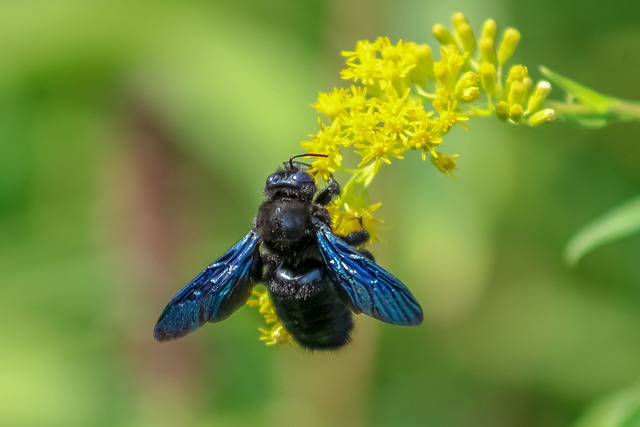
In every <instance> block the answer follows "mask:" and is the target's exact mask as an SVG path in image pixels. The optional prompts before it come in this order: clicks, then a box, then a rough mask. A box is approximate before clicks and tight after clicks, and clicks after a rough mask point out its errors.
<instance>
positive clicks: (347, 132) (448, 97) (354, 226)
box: [260, 13, 555, 344]
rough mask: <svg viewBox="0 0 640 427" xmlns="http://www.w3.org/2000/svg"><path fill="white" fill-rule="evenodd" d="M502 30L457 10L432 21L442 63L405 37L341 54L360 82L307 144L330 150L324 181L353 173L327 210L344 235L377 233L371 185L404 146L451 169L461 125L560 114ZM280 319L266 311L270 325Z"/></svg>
mask: <svg viewBox="0 0 640 427" xmlns="http://www.w3.org/2000/svg"><path fill="white" fill-rule="evenodd" d="M497 32H498V31H497V24H496V22H495V21H494V20H492V19H489V20H487V21H485V22H484V25H483V27H482V31H481V33H480V37H479V38H478V39H477V38H476V36H475V35H474V33H473V31H472V29H471V26H470V25H469V23H468V22H467V19H466V17H465V16H464V15H463V14H462V13H456V14H454V15H453V33H451V32H450V31H449V30H448V29H447V28H446V27H444V26H443V25H440V24H436V25H434V26H433V35H434V36H435V38H436V40H438V42H439V43H440V45H441V46H440V58H439V60H436V58H434V55H433V52H432V49H431V47H430V46H428V45H426V44H417V43H413V42H404V41H402V40H400V41H399V42H398V43H396V44H393V43H391V41H390V40H389V39H388V38H387V37H380V38H378V39H377V40H375V41H374V42H370V41H367V40H364V41H359V42H357V44H356V48H355V50H353V51H345V52H342V56H344V57H345V58H346V66H347V68H346V69H344V70H342V72H341V76H342V78H343V79H345V80H350V81H352V82H353V85H351V87H350V88H348V89H345V88H334V89H333V90H332V91H331V92H328V93H320V94H319V96H318V101H317V102H316V103H314V104H312V106H313V107H315V108H316V110H317V111H318V113H320V114H321V118H319V119H318V122H319V125H320V130H319V132H318V133H316V134H314V135H310V138H311V140H310V141H305V142H302V147H303V148H304V149H305V150H306V151H307V152H309V153H316V154H326V155H327V157H316V158H315V160H314V162H313V164H312V167H311V169H310V172H312V173H313V174H314V175H315V176H316V179H319V178H323V179H324V180H325V181H326V180H327V179H328V178H329V176H331V175H332V174H333V173H334V172H336V171H341V172H346V173H348V174H351V177H350V179H349V180H348V181H347V183H346V184H345V185H344V186H343V188H342V194H341V197H340V198H339V199H338V200H337V201H336V202H334V203H332V204H331V205H330V206H329V210H330V213H331V216H332V222H333V224H332V225H333V230H334V232H335V233H336V234H339V235H346V234H348V233H350V232H351V231H355V230H358V229H360V227H364V228H365V229H366V230H368V231H369V233H370V235H371V241H374V240H376V239H377V238H378V233H377V230H376V228H375V226H376V224H377V223H379V222H381V221H380V220H377V219H376V218H375V217H374V212H375V211H376V209H378V208H379V207H380V205H381V204H380V203H377V204H371V203H369V201H368V198H367V187H368V186H369V184H370V183H371V182H372V180H373V178H374V177H375V175H376V174H377V173H378V171H379V169H380V167H381V166H382V165H385V164H391V161H392V160H395V159H403V158H404V154H405V153H406V152H408V151H417V152H419V153H420V156H421V157H422V160H426V159H427V158H429V159H430V160H431V162H432V163H433V165H434V166H435V167H436V168H437V169H438V170H439V171H441V172H442V173H444V174H448V175H453V172H454V171H455V169H456V167H457V158H458V155H457V154H453V155H450V154H445V153H443V152H442V151H441V148H442V145H443V141H444V137H445V136H446V135H447V134H448V133H449V132H450V131H451V129H453V128H454V127H455V126H460V127H462V128H465V129H466V128H467V126H466V125H465V122H468V121H469V120H470V119H471V118H473V117H481V116H490V115H493V114H495V115H496V116H497V117H498V119H500V120H502V121H507V122H510V123H523V122H525V123H528V124H529V125H531V126H536V125H539V124H541V123H545V122H548V121H551V120H553V119H554V118H555V112H554V110H552V109H544V108H543V103H544V101H545V98H546V96H547V94H548V93H549V91H550V89H551V86H550V84H549V83H548V82H546V81H541V82H539V83H538V84H537V85H536V86H535V87H534V86H533V80H532V79H531V77H529V76H528V72H527V68H526V67H525V66H523V65H514V66H512V67H511V68H509V69H508V72H505V71H504V70H506V68H505V64H506V63H507V62H508V61H509V60H510V59H511V57H512V56H513V54H514V52H515V50H516V47H517V46H518V43H519V41H520V33H519V32H518V31H517V30H515V29H513V28H507V29H506V30H505V31H504V32H503V34H502V38H501V40H500V42H499V44H497V43H496V35H497ZM496 44H497V46H498V47H497V49H496ZM322 116H324V118H323V117H322ZM347 148H350V149H352V150H353V151H354V152H355V153H356V155H357V156H358V157H359V158H360V162H359V164H358V165H357V167H355V168H345V167H344V166H343V164H342V161H343V156H342V152H343V150H344V149H347ZM261 298H262V297H261ZM265 298H267V299H265V301H267V302H268V297H265ZM260 307H261V310H263V309H264V311H265V313H266V315H267V316H271V315H274V316H275V312H273V308H272V307H270V308H269V306H267V305H264V306H263V305H260ZM275 319H276V320H273V319H271V318H270V317H268V318H267V323H274V322H277V318H275ZM281 326H282V325H281V324H279V323H276V325H275V326H274V327H273V329H272V330H271V331H266V332H265V335H266V336H267V337H268V338H265V339H266V340H268V343H270V344H275V343H278V342H280V341H279V339H280V338H279V337H280V335H279V334H280V333H281V331H284V329H283V328H280V327H281ZM274 331H275V332H274ZM285 332H286V331H285ZM274 334H275V335H274ZM287 337H288V338H287V339H288V340H290V339H291V338H290V337H289V336H288V335H287ZM263 338H264V337H263Z"/></svg>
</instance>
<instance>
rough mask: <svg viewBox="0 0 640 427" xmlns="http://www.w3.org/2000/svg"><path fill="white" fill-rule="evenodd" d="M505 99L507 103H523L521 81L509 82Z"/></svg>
mask: <svg viewBox="0 0 640 427" xmlns="http://www.w3.org/2000/svg"><path fill="white" fill-rule="evenodd" d="M507 100H508V101H509V105H513V104H523V103H524V84H523V83H522V82H513V83H512V84H511V87H510V88H509V95H508V96H507Z"/></svg>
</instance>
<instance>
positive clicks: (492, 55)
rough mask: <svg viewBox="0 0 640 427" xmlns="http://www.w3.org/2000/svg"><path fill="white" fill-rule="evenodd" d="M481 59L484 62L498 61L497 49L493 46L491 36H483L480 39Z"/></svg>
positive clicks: (495, 62)
mask: <svg viewBox="0 0 640 427" xmlns="http://www.w3.org/2000/svg"><path fill="white" fill-rule="evenodd" d="M479 46H480V59H481V60H482V61H483V62H489V63H491V64H493V65H496V64H497V63H498V58H497V56H496V50H495V49H494V47H493V39H491V38H489V37H483V38H481V39H480V43H479Z"/></svg>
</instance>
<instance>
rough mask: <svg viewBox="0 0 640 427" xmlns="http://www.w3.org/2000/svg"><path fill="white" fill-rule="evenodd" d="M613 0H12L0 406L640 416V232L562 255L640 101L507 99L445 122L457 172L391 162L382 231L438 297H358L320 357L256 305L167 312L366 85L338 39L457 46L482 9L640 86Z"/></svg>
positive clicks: (368, 418)
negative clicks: (441, 38) (210, 316)
mask: <svg viewBox="0 0 640 427" xmlns="http://www.w3.org/2000/svg"><path fill="white" fill-rule="evenodd" d="M601 6H602V5H601V4H599V3H588V2H587V3H585V2H579V1H577V0H572V1H569V2H552V1H551V0H542V1H537V2H516V1H507V0H504V1H493V2H482V3H478V2H470V1H466V2H454V4H452V3H451V2H433V1H417V0H403V1H393V2H391V1H383V0H377V1H375V2H364V1H347V2H321V1H315V2H313V1H312V2H304V3H303V2H296V1H294V0H280V1H277V2H265V3H264V4H260V3H254V2H250V1H248V0H241V1H236V2H233V3H229V4H221V2H218V3H217V2H205V1H196V0H192V1H182V2H178V1H156V2H151V1H138V2H125V1H119V0H118V1H111V2H91V3H89V2H83V1H79V0H55V1H46V2H45V1H27V2H2V3H0V260H2V269H0V299H1V300H2V301H3V304H2V310H0V324H2V331H3V346H2V351H0V378H1V381H0V425H3V426H5V425H6V426H17V427H22V426H52V427H57V426H61V427H62V426H65V427H67V426H89V425H90V426H154V427H160V426H176V425H190V426H208V425H219V426H246V425H256V426H262V425H264V426H272V425H279V426H281V425H306V426H335V425H350V426H365V425H366V426H391V425H394V426H395V425H402V426H423V425H429V426H446V427H456V426H461V427H462V426H474V427H477V426H492V427H495V426H497V427H499V426H523V427H527V426H532V427H533V426H545V427H546V426H551V427H553V426H568V425H576V426H577V425H580V426H584V425H588V426H590V427H593V426H610V425H615V426H617V425H620V426H623V425H624V426H629V425H633V424H632V423H633V422H634V420H635V421H636V422H637V419H638V415H637V414H638V409H637V402H638V387H637V381H638V378H639V377H640V363H638V361H639V360H640V339H639V338H638V337H639V334H638V332H639V329H640V310H639V309H640V286H639V284H640V270H639V269H638V267H637V257H638V253H640V240H639V239H638V237H637V236H636V237H631V238H628V239H626V240H621V241H618V242H615V243H613V244H610V245H608V246H604V247H601V248H598V249H596V250H594V251H593V252H591V253H589V254H587V255H586V256H585V257H584V259H582V261H581V263H580V264H579V265H578V266H577V267H576V268H574V269H568V268H567V267H566V266H565V264H564V262H563V255H562V253H563V248H564V245H565V244H566V242H567V241H568V239H569V238H570V237H571V236H572V235H573V234H574V233H575V232H576V231H577V230H578V229H580V227H581V226H583V225H584V224H586V223H587V222H588V221H589V220H591V219H593V218H596V217H598V216H599V215H600V214H602V213H603V212H606V211H608V210H609V209H610V208H611V207H613V206H616V205H618V204H620V203H622V202H624V201H626V200H629V199H631V197H633V196H635V195H636V194H637V192H638V188H639V186H640V168H638V159H640V145H639V144H638V143H637V140H636V139H637V138H636V137H635V135H636V134H637V133H638V131H639V129H638V125H637V124H619V125H615V126H610V127H606V128H602V129H596V130H593V129H581V128H578V127H576V126H571V125H567V124H563V123H555V124H552V125H549V126H545V127H543V128H539V129H528V128H525V127H509V126H505V125H504V124H501V123H497V122H496V121H493V120H489V119H487V120H484V121H476V122H473V123H471V125H472V129H471V130H470V131H456V132H453V133H452V134H451V135H450V136H449V138H448V140H447V142H446V143H447V145H448V146H449V147H450V151H451V152H459V153H460V154H461V157H460V160H461V161H460V165H459V167H460V171H459V172H458V174H457V179H449V178H446V177H443V176H442V175H440V174H439V173H438V172H436V171H434V170H433V169H434V168H433V167H431V166H430V165H425V164H423V163H422V162H421V161H420V160H419V159H418V158H417V156H416V158H411V159H407V160H404V161H402V162H394V165H393V167H390V168H386V169H385V170H383V171H382V172H381V174H380V176H379V177H378V178H377V179H376V180H377V182H374V183H373V185H372V193H373V194H372V196H373V198H374V200H373V201H374V202H377V201H381V202H383V207H382V208H381V209H380V211H379V212H380V214H381V216H382V217H383V218H384V220H385V224H384V229H383V234H382V237H383V239H384V241H385V242H384V243H383V244H376V245H375V246H373V247H372V250H373V251H374V252H375V254H376V256H377V257H378V259H379V261H380V263H381V264H382V265H384V266H386V267H388V268H389V269H390V270H391V271H393V272H394V273H396V274H397V275H398V276H399V277H400V278H402V279H403V280H404V281H405V282H406V283H407V285H408V286H409V287H410V288H411V289H412V290H413V291H414V293H415V294H416V295H417V297H418V298H419V300H420V301H421V302H422V303H423V305H424V308H425V311H426V321H425V323H424V324H423V325H421V326H420V327H418V328H398V327H392V326H388V325H382V324H379V323H378V322H375V321H373V320H371V319H366V318H360V317H359V318H358V319H357V320H358V321H357V328H358V329H357V333H356V335H355V337H354V342H353V344H352V345H351V346H350V347H349V348H348V349H346V350H344V351H340V352H337V353H330V354H307V353H305V352H301V351H296V350H294V349H292V348H286V349H283V350H278V349H273V348H266V347H264V346H263V345H262V344H261V343H260V342H258V340H257V336H258V332H257V330H256V328H257V326H258V325H260V322H261V319H260V316H259V315H258V314H257V313H256V312H255V311H254V310H251V309H248V308H243V309H241V310H239V311H238V313H236V314H235V315H234V316H232V317H231V318H230V319H229V320H227V321H225V322H224V323H222V324H217V325H210V326H207V327H205V328H204V329H203V330H201V331H199V332H198V333H196V334H193V335H192V336H189V337H187V338H185V339H183V340H179V341H177V342H174V343H169V344H163V345H160V344H157V343H155V342H153V339H152V336H151V331H152V328H153V325H154V323H155V320H156V318H157V316H158V314H159V313H160V311H161V310H162V308H163V307H164V304H165V303H166V302H167V301H168V300H169V298H170V297H171V296H172V295H173V293H175V292H176V291H177V290H178V289H179V287H180V286H181V285H182V284H183V283H184V282H185V281H186V280H188V279H189V278H190V277H191V276H193V275H194V274H195V273H197V272H198V271H199V270H200V269H201V268H202V267H203V266H204V265H206V264H207V263H208V262H210V261H211V260H212V259H213V258H215V257H216V256H217V255H219V254H221V253H222V252H223V251H224V250H225V249H226V248H228V247H229V246H231V244H233V243H234V242H235V241H236V240H237V239H238V238H240V237H241V236H242V235H244V233H245V232H246V231H247V229H248V228H249V227H250V225H251V220H252V218H253V215H254V214H255V211H256V209H257V206H258V205H259V203H260V200H261V194H260V190H261V187H262V185H263V183H264V178H265V177H266V175H267V174H268V173H269V172H271V171H272V170H273V169H274V168H275V167H276V166H277V165H278V164H279V162H281V161H283V160H284V159H286V158H287V157H288V156H290V155H292V154H297V153H298V152H299V151H300V146H299V142H300V141H301V140H303V139H305V138H306V135H307V134H309V133H313V132H315V131H316V129H317V124H316V116H315V112H314V111H313V109H312V108H310V107H309V104H310V103H312V102H314V100H315V97H316V96H317V92H318V91H321V90H325V91H326V90H329V89H330V88H331V87H332V86H333V85H335V84H342V83H341V82H339V80H338V71H339V69H340V67H341V58H340V56H339V51H340V50H341V49H351V48H352V47H353V46H354V44H355V41H356V40H358V39H360V38H374V37H376V36H378V35H388V36H389V37H390V38H391V39H393V40H395V39H398V38H404V39H409V40H415V41H426V42H429V43H433V38H432V36H431V35H430V27H431V25H432V24H434V23H436V22H445V23H447V22H448V21H449V17H450V15H451V13H452V12H454V11H457V10H461V11H463V12H465V13H466V14H467V16H468V18H469V20H470V22H471V24H472V25H473V27H474V28H479V26H480V25H481V22H482V21H483V19H485V18H487V17H493V18H495V19H497V20H498V22H499V23H500V24H502V25H503V26H507V25H509V26H514V27H516V28H518V29H519V30H520V31H521V33H522V35H523V39H522V42H521V45H520V48H519V51H518V53H517V55H516V56H517V57H516V58H515V59H516V60H517V61H518V62H523V63H525V64H529V65H530V71H532V74H534V75H535V71H534V69H535V66H536V65H537V64H545V65H548V66H549V67H550V68H552V69H554V70H557V71H558V72H560V73H562V74H563V75H567V76H572V78H575V79H576V80H577V81H580V82H583V83H585V84H586V85H588V86H589V87H592V88H594V89H597V90H598V91H600V92H602V93H608V94H612V95H614V96H619V97H623V98H628V99H640V86H638V85H637V84H636V80H637V77H636V76H637V72H638V69H639V68H640V48H639V46H640V30H639V29H638V26H637V17H638V16H640V4H635V3H633V2H628V1H626V0H612V1H611V2H609V3H607V5H606V8H604V9H603V8H602V7H601ZM538 77H539V76H538ZM608 396H609V397H608ZM610 396H613V397H610ZM617 397H619V398H620V399H624V402H623V403H619V404H616V403H615V401H616V398H617ZM602 399H605V400H604V402H605V403H604V404H603V403H602V402H603V400H602ZM607 402H613V403H610V404H608V403H607ZM629 402H631V403H629ZM592 404H593V406H591V405H592ZM621 405H622V406H621ZM634 405H635V406H634ZM621 407H623V408H624V411H625V412H624V414H622V415H619V411H620V408H621ZM608 411H610V412H611V413H609V412H608ZM613 411H618V412H615V413H613ZM616 414H618V415H616ZM625 416H626V418H625ZM611 420H613V421H611Z"/></svg>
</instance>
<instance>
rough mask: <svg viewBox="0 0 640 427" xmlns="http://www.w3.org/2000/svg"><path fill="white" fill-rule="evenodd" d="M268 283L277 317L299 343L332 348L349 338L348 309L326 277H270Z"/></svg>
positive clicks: (313, 347) (312, 348) (309, 347)
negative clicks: (307, 279) (306, 280)
mask: <svg viewBox="0 0 640 427" xmlns="http://www.w3.org/2000/svg"><path fill="white" fill-rule="evenodd" d="M310 274H311V273H310ZM267 287H268V288H269V291H270V293H271V299H272V302H273V305H274V307H275V309H276V313H277V314H278V317H279V318H280V320H281V321H282V323H283V325H284V327H285V328H286V329H287V331H289V333H291V335H292V336H293V338H294V339H295V340H296V341H297V342H298V343H299V344H300V345H301V346H302V347H305V348H308V349H310V350H316V349H317V350H332V349H338V348H340V347H342V346H344V345H346V344H347V343H348V342H349V340H350V339H351V331H352V330H353V318H352V313H351V310H350V309H349V308H348V307H347V306H346V305H345V304H344V303H343V302H342V301H341V300H340V298H339V296H338V294H337V292H336V290H335V288H334V285H333V282H331V281H330V280H329V279H328V278H326V277H323V278H322V280H319V281H315V282H312V283H300V281H298V280H293V281H289V282H287V283H283V282H281V281H279V280H273V281H271V282H270V283H268V284H267Z"/></svg>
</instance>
